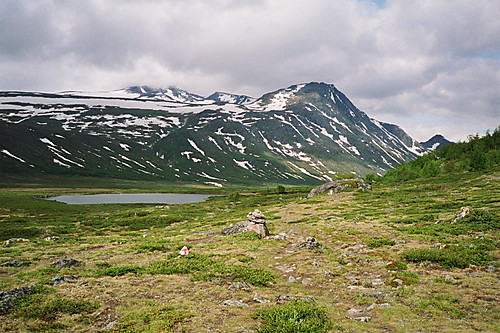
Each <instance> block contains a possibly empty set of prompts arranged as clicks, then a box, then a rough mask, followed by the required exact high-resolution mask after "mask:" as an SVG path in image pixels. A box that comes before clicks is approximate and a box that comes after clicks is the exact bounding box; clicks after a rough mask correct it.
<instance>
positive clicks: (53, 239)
mask: <svg viewBox="0 0 500 333" xmlns="http://www.w3.org/2000/svg"><path fill="white" fill-rule="evenodd" d="M44 239H45V240H46V241H47V242H57V241H60V240H61V239H62V238H61V237H59V236H49V237H45V238H44Z"/></svg>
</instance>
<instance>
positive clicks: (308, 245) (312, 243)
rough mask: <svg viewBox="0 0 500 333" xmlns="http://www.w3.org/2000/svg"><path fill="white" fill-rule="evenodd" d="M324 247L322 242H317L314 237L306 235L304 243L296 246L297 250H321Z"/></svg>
mask: <svg viewBox="0 0 500 333" xmlns="http://www.w3.org/2000/svg"><path fill="white" fill-rule="evenodd" d="M324 248H325V247H324V246H323V244H321V243H319V242H317V241H316V239H315V238H314V237H307V239H306V241H305V242H304V243H301V244H299V245H298V246H297V249H299V250H322V249H324Z"/></svg>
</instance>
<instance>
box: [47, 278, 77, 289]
mask: <svg viewBox="0 0 500 333" xmlns="http://www.w3.org/2000/svg"><path fill="white" fill-rule="evenodd" d="M50 281H52V282H54V286H58V285H60V284H66V283H73V282H76V281H78V277H76V276H73V275H63V276H54V277H53V278H52V279H50Z"/></svg>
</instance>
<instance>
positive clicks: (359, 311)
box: [347, 308, 363, 315]
mask: <svg viewBox="0 0 500 333" xmlns="http://www.w3.org/2000/svg"><path fill="white" fill-rule="evenodd" d="M361 312H363V310H360V309H355V308H350V309H349V310H347V314H349V315H357V314H360V313H361Z"/></svg>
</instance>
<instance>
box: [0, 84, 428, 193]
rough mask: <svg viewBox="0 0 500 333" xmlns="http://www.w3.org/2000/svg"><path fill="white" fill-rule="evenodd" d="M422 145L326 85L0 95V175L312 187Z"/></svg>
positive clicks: (390, 163) (381, 166)
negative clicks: (248, 91)
mask: <svg viewBox="0 0 500 333" xmlns="http://www.w3.org/2000/svg"><path fill="white" fill-rule="evenodd" d="M424 151H425V149H424V148H423V147H422V146H421V145H420V144H419V143H418V142H416V141H415V140H413V139H412V138H411V137H410V136H408V135H407V134H406V133H405V132H404V131H403V130H402V129H401V128H400V127H398V126H396V125H392V124H387V123H382V122H379V121H377V120H375V119H373V118H370V117H369V116H368V115H366V114H365V113H364V112H362V111H360V110H359V109H358V108H356V107H355V106H354V105H353V104H352V103H351V101H350V100H349V99H348V98H347V97H346V96H345V95H344V94H343V93H342V92H340V91H339V90H338V89H337V88H335V86H334V85H331V84H325V83H315V82H312V83H307V84H300V85H294V86H291V87H288V88H285V89H280V90H277V91H274V92H270V93H268V94H265V95H263V96H262V97H260V98H258V99H252V98H250V97H248V96H242V95H234V94H228V93H220V92H218V93H214V94H212V95H210V96H208V97H202V96H199V95H196V94H191V93H189V92H186V91H183V90H180V89H176V88H167V89H153V88H149V87H146V86H134V87H130V88H126V89H122V90H117V91H113V92H100V93H84V92H64V93H39V92H0V172H2V173H7V172H45V173H64V174H80V175H92V176H106V177H120V178H162V179H168V180H175V181H181V182H184V181H190V182H201V183H206V184H210V185H214V186H224V185H225V184H228V183H239V184H257V183H260V184H263V183H281V184H316V183H321V182H325V181H328V180H330V179H331V178H332V177H333V175H334V174H335V173H337V172H354V173H357V174H359V175H363V174H366V173H369V172H375V173H383V172H384V171H386V170H388V169H390V168H393V167H395V166H396V165H397V164H398V163H400V162H404V161H408V160H410V159H413V158H415V157H416V156H417V155H418V154H421V153H423V152H424Z"/></svg>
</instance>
